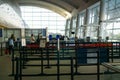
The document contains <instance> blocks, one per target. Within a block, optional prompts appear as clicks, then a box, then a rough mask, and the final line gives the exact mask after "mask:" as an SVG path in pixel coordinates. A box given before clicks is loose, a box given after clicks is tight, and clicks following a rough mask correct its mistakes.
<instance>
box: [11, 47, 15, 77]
mask: <svg viewBox="0 0 120 80" xmlns="http://www.w3.org/2000/svg"><path fill="white" fill-rule="evenodd" d="M11 58H12V59H11V61H12V74H11V75H10V76H14V74H15V70H14V69H15V67H14V66H15V64H14V59H15V58H14V49H12V51H11Z"/></svg>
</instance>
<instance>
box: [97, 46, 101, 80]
mask: <svg viewBox="0 0 120 80" xmlns="http://www.w3.org/2000/svg"><path fill="white" fill-rule="evenodd" d="M97 80H100V47H99V48H98V50H97Z"/></svg>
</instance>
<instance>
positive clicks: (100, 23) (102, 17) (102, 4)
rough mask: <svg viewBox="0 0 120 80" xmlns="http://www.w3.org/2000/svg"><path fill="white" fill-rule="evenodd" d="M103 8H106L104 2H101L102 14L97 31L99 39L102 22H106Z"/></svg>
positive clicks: (101, 0)
mask: <svg viewBox="0 0 120 80" xmlns="http://www.w3.org/2000/svg"><path fill="white" fill-rule="evenodd" d="M103 8H104V3H103V0H100V12H99V23H98V25H99V26H98V31H97V37H99V36H101V28H102V21H103V20H104V13H103Z"/></svg>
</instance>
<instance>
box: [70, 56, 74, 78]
mask: <svg viewBox="0 0 120 80" xmlns="http://www.w3.org/2000/svg"><path fill="white" fill-rule="evenodd" d="M71 80H74V64H73V57H71Z"/></svg>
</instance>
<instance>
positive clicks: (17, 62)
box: [14, 57, 19, 80]
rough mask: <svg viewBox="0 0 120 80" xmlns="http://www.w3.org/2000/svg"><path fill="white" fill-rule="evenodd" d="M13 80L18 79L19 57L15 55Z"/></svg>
mask: <svg viewBox="0 0 120 80" xmlns="http://www.w3.org/2000/svg"><path fill="white" fill-rule="evenodd" d="M14 80H19V58H18V57H16V74H15V76H14Z"/></svg>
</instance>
